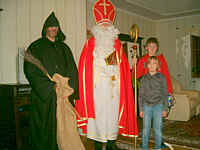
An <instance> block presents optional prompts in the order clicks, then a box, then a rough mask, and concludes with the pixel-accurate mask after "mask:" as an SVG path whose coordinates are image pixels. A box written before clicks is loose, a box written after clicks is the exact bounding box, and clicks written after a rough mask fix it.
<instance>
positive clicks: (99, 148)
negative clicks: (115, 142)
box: [94, 141, 103, 150]
mask: <svg viewBox="0 0 200 150" xmlns="http://www.w3.org/2000/svg"><path fill="white" fill-rule="evenodd" d="M102 146H103V143H101V142H98V141H94V147H95V150H102Z"/></svg>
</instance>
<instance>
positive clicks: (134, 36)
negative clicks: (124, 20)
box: [130, 24, 139, 149]
mask: <svg viewBox="0 0 200 150" xmlns="http://www.w3.org/2000/svg"><path fill="white" fill-rule="evenodd" d="M138 35H139V29H138V26H137V25H136V24H133V25H132V27H131V29H130V36H131V40H134V43H133V46H132V47H131V48H132V51H131V52H132V53H133V55H132V58H134V60H137V40H138ZM134 84H135V113H136V117H137V71H136V63H134ZM136 146H137V137H135V149H136Z"/></svg>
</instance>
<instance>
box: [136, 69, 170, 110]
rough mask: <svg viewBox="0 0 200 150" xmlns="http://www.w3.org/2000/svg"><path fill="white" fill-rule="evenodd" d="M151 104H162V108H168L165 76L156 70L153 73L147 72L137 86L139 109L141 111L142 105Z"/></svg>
mask: <svg viewBox="0 0 200 150" xmlns="http://www.w3.org/2000/svg"><path fill="white" fill-rule="evenodd" d="M144 104H145V105H148V106H153V105H156V104H163V110H165V111H167V110H168V88H167V83H166V80H165V77H164V76H163V75H162V74H161V73H159V72H157V73H156V74H154V75H152V76H151V75H150V74H149V73H147V74H146V75H145V76H143V77H142V79H141V84H140V88H139V109H140V112H141V111H143V105H144Z"/></svg>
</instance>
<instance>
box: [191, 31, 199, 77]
mask: <svg viewBox="0 0 200 150" xmlns="http://www.w3.org/2000/svg"><path fill="white" fill-rule="evenodd" d="M191 51H192V53H191V60H192V77H193V78H200V37H199V36H193V35H192V36H191Z"/></svg>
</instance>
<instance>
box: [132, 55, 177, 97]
mask: <svg viewBox="0 0 200 150" xmlns="http://www.w3.org/2000/svg"><path fill="white" fill-rule="evenodd" d="M148 58H149V54H147V55H145V56H143V57H141V58H140V59H139V61H138V63H137V78H140V77H141V76H143V75H145V74H147V72H148V69H147V60H148ZM157 58H158V62H159V64H160V69H159V70H158V71H159V72H160V73H162V74H163V75H164V76H165V78H166V81H167V86H168V93H169V94H172V93H173V89H172V83H171V79H170V74H169V71H168V65H167V62H166V60H165V58H164V56H163V54H160V55H158V56H157ZM133 75H134V69H133Z"/></svg>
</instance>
